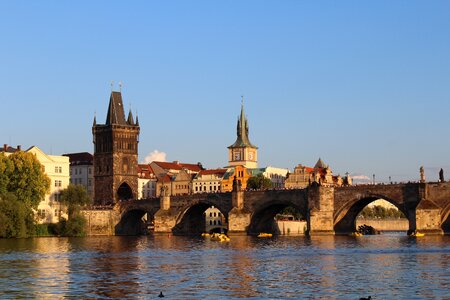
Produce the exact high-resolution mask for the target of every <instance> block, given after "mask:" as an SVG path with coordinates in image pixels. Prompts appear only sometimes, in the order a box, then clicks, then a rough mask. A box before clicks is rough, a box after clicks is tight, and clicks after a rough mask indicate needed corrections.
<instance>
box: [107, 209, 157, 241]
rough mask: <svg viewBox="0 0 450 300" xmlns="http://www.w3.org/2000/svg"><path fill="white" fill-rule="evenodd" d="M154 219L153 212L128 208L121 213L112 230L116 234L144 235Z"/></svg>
mask: <svg viewBox="0 0 450 300" xmlns="http://www.w3.org/2000/svg"><path fill="white" fill-rule="evenodd" d="M153 219H154V212H150V211H146V210H143V209H130V210H127V211H126V212H124V213H122V215H121V218H120V221H119V223H117V224H116V226H115V228H114V231H115V234H116V235H146V234H148V233H149V232H150V228H149V226H150V225H151V222H152V221H153Z"/></svg>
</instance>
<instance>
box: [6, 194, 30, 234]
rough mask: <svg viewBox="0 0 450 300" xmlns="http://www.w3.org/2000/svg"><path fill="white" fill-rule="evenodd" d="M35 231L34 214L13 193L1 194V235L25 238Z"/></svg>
mask: <svg viewBox="0 0 450 300" xmlns="http://www.w3.org/2000/svg"><path fill="white" fill-rule="evenodd" d="M33 233H34V214H33V211H32V210H31V208H30V207H28V206H27V205H26V204H25V203H23V202H21V201H18V200H17V198H16V196H15V195H14V194H13V193H4V194H2V195H0V237H4V238H23V237H27V236H29V235H32V234H33Z"/></svg>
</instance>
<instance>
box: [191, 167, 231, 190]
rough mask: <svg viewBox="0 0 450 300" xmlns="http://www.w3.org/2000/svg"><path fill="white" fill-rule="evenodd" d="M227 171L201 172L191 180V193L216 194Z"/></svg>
mask: <svg viewBox="0 0 450 300" xmlns="http://www.w3.org/2000/svg"><path fill="white" fill-rule="evenodd" d="M226 172H227V169H214V170H201V171H200V172H198V174H197V175H196V176H195V177H194V179H193V180H192V193H193V194H197V193H218V192H220V191H221V185H222V179H223V176H224V175H225V173H226Z"/></svg>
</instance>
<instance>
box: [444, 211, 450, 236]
mask: <svg viewBox="0 0 450 300" xmlns="http://www.w3.org/2000/svg"><path fill="white" fill-rule="evenodd" d="M443 211H444V214H443V218H442V230H443V231H444V234H450V205H449V207H448V208H446V209H444V210H443Z"/></svg>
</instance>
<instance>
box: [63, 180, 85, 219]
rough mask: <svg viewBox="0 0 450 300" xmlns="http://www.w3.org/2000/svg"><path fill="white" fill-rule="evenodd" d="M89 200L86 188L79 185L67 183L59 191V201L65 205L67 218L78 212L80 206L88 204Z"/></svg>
mask: <svg viewBox="0 0 450 300" xmlns="http://www.w3.org/2000/svg"><path fill="white" fill-rule="evenodd" d="M90 202H91V199H90V197H89V195H88V193H87V191H86V189H85V188H84V187H83V186H81V185H73V184H69V186H68V187H67V188H66V189H65V190H63V191H62V192H61V203H62V204H64V205H66V206H67V210H68V215H69V220H70V219H71V217H72V216H74V215H75V214H77V213H78V211H79V209H80V207H81V206H84V205H88V204H89V203H90Z"/></svg>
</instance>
